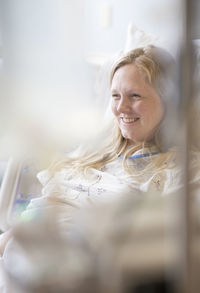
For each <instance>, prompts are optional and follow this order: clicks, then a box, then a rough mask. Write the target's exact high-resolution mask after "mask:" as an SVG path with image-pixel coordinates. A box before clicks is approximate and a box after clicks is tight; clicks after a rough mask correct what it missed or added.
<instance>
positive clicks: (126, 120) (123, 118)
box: [120, 117, 140, 123]
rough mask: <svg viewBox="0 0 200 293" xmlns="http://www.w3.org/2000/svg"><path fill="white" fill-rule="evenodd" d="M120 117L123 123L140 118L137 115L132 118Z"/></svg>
mask: <svg viewBox="0 0 200 293" xmlns="http://www.w3.org/2000/svg"><path fill="white" fill-rule="evenodd" d="M120 118H121V120H122V121H123V122H124V123H133V122H136V121H138V120H139V119H140V118H139V117H134V118H125V117H120Z"/></svg>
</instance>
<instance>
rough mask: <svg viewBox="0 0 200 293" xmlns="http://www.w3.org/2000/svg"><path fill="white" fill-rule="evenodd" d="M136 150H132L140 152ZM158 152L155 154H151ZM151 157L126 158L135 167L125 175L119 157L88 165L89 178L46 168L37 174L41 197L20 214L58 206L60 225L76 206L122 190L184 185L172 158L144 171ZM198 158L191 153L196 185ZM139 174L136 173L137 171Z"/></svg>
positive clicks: (167, 189)
mask: <svg viewBox="0 0 200 293" xmlns="http://www.w3.org/2000/svg"><path fill="white" fill-rule="evenodd" d="M142 152H143V151H142V150H139V151H137V152H136V153H135V154H141V153H142ZM158 156H159V154H157V155H154V158H156V157H158ZM150 161H151V157H142V158H136V159H129V164H130V165H133V167H134V168H135V169H136V170H137V171H138V173H136V175H135V176H130V175H128V174H127V173H126V172H125V171H124V169H123V167H122V158H118V159H117V160H115V161H113V162H111V163H109V164H107V165H106V166H105V167H104V168H102V169H101V170H96V169H91V170H90V178H89V179H88V178H87V179H86V178H85V177H84V176H83V175H82V174H79V175H73V174H72V171H71V170H66V169H62V170H60V171H59V172H56V173H55V174H54V175H53V176H52V175H51V174H50V173H49V171H48V170H45V171H42V172H40V173H39V174H38V179H39V180H40V182H41V183H42V185H43V189H42V197H41V198H36V199H33V200H32V201H31V203H30V204H29V206H28V208H27V210H26V211H25V212H24V213H23V217H27V216H29V215H30V213H32V214H33V216H35V214H36V216H37V214H38V213H39V212H40V211H41V210H43V211H44V210H46V211H54V210H56V209H57V210H58V214H59V217H58V222H59V223H60V224H61V225H66V223H70V222H71V219H72V212H73V211H74V210H76V209H77V208H81V207H87V206H88V205H91V204H96V203H101V202H102V203H107V202H110V201H113V200H116V199H119V198H121V197H123V195H124V194H131V195H132V196H138V191H141V192H144V193H147V194H148V193H151V194H154V193H155V194H158V193H159V195H160V194H161V195H167V194H170V193H173V192H176V191H177V190H180V189H181V188H182V186H183V178H182V169H181V167H180V166H177V167H173V166H174V162H173V161H172V162H168V168H165V169H162V170H159V171H156V170H151V171H143V170H144V169H145V167H146V166H147V165H148V164H149V163H150ZM198 164H199V158H198V159H197V158H196V157H194V159H193V163H192V165H193V168H192V170H191V172H192V181H191V182H192V183H193V184H197V185H198V186H199V183H200V172H199V165H198ZM137 174H139V175H137Z"/></svg>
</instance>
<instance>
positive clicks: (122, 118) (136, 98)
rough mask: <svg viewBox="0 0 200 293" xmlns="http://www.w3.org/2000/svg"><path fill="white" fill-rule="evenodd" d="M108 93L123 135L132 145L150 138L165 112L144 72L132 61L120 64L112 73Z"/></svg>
mask: <svg viewBox="0 0 200 293" xmlns="http://www.w3.org/2000/svg"><path fill="white" fill-rule="evenodd" d="M111 94H112V112H113V114H114V115H115V117H116V118H117V121H118V125H119V128H120V129H121V133H122V136H123V137H125V138H127V139H128V140H129V142H130V143H131V144H135V143H137V142H143V141H148V140H150V139H152V138H153V136H154V134H155V130H156V129H157V127H158V125H159V124H160V122H161V120H162V117H163V112H164V111H163V105H162V102H161V100H160V97H159V95H158V94H157V93H156V91H155V89H154V88H153V87H152V86H151V84H150V83H149V82H148V79H147V76H146V74H145V72H143V71H141V70H139V69H138V68H137V67H136V66H135V65H133V64H130V65H125V66H122V67H120V68H119V69H118V70H117V71H116V72H115V74H114V77H113V80H112V84H111Z"/></svg>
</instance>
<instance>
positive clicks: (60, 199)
mask: <svg viewBox="0 0 200 293" xmlns="http://www.w3.org/2000/svg"><path fill="white" fill-rule="evenodd" d="M65 175H66V174H65V173H64V172H63V171H62V170H61V171H59V172H55V173H54V174H53V175H52V174H50V172H49V171H48V170H44V171H42V172H40V173H38V174H37V178H38V179H39V181H40V182H41V184H42V185H43V189H42V194H41V197H38V198H34V199H32V200H31V201H30V203H29V205H28V206H27V208H26V210H25V211H24V212H23V213H22V215H21V219H20V220H21V221H32V220H34V219H38V218H41V217H46V216H50V217H56V221H57V222H58V223H61V224H65V223H70V222H71V219H72V214H73V212H74V210H76V209H77V208H78V207H79V206H78V204H76V202H75V201H73V200H71V199H70V198H69V197H68V196H67V193H68V186H67V177H66V176H65Z"/></svg>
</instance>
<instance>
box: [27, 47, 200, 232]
mask: <svg viewBox="0 0 200 293" xmlns="http://www.w3.org/2000/svg"><path fill="white" fill-rule="evenodd" d="M174 68H175V62H174V60H173V58H172V57H171V56H170V55H169V54H168V53H167V52H166V51H165V50H164V49H162V48H158V47H154V46H148V47H145V48H138V49H135V50H132V51H130V52H128V53H127V54H125V55H124V56H122V57H121V58H119V60H117V61H116V62H115V64H114V65H113V68H112V72H111V79H110V84H111V95H112V97H111V108H112V112H113V114H114V119H113V125H112V127H111V128H110V129H112V134H111V135H109V136H108V138H107V139H105V140H104V144H103V145H102V146H101V147H99V148H98V149H97V150H95V151H93V152H91V151H90V152H89V151H88V152H85V153H84V154H82V155H79V156H75V157H67V158H66V159H64V160H61V161H59V162H56V163H54V164H52V166H50V168H49V169H48V170H45V171H43V172H41V173H39V175H38V178H39V180H40V181H41V183H42V184H43V186H44V188H43V190H42V197H40V198H37V199H33V200H32V201H31V202H30V204H29V206H28V208H27V210H26V211H25V212H24V213H23V215H22V218H23V219H27V218H28V219H30V217H31V218H33V217H37V216H38V214H40V212H41V211H45V210H46V211H48V212H50V211H52V212H54V211H57V220H58V223H59V224H60V225H61V227H62V228H63V227H64V228H66V225H67V226H68V225H69V223H71V220H72V214H73V211H74V210H76V208H80V207H84V206H87V205H90V204H91V203H97V202H98V203H99V202H103V203H105V202H109V201H113V200H115V199H118V198H120V197H122V196H123V195H124V194H127V193H131V194H133V196H134V195H137V194H138V191H142V192H151V193H152V192H155V193H159V194H160V193H162V194H167V193H170V192H172V191H174V190H177V189H178V188H180V186H182V178H181V169H180V167H179V166H178V165H177V156H176V150H175V149H174V148H170V149H168V150H167V151H166V146H168V147H170V146H172V144H171V141H170V140H171V136H172V134H173V133H171V132H168V133H167V134H168V136H167V138H168V140H166V139H163V137H162V134H163V131H165V127H166V125H167V127H168V126H169V124H168V122H169V121H172V123H173V125H174V124H175V121H174V120H173V119H172V115H174V113H175V112H174V113H173V110H174V109H175V100H176V97H175V95H174V94H175V78H174V76H175V70H174ZM163 129H164V130H163ZM165 134H166V132H165ZM163 141H164V144H162V143H163ZM195 180H198V178H196V179H195Z"/></svg>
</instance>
